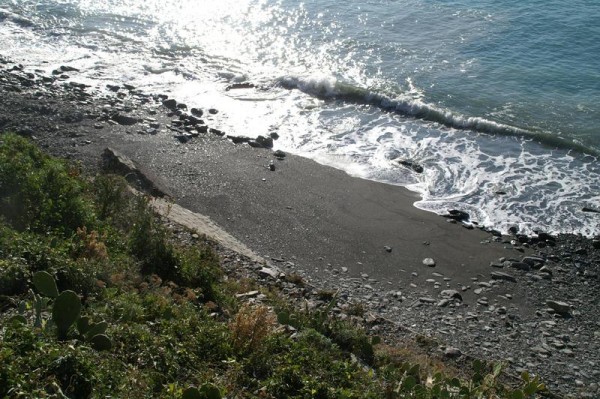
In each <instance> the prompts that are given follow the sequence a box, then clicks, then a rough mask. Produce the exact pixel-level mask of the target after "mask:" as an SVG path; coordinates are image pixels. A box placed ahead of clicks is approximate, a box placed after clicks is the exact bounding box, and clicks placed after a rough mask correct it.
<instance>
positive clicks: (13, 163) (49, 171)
mask: <svg viewBox="0 0 600 399" xmlns="http://www.w3.org/2000/svg"><path fill="white" fill-rule="evenodd" d="M78 176H79V171H78V170H77V168H75V167H73V166H71V165H68V164H67V163H66V162H64V161H61V160H58V159H56V158H51V157H49V156H48V155H46V154H44V153H43V152H42V151H41V150H40V149H39V148H37V147H36V146H35V145H33V144H32V143H31V142H30V141H29V140H27V139H25V138H23V137H20V136H17V135H15V134H2V135H1V136H0V215H1V216H3V217H4V218H5V219H6V220H7V221H8V222H9V223H10V224H11V225H12V226H13V227H14V228H16V229H17V230H20V231H23V230H26V229H31V230H34V231H38V232H44V233H45V232H48V231H56V232H59V233H62V234H66V235H69V234H72V233H73V232H74V231H75V230H76V229H77V228H78V227H82V226H88V227H91V226H92V225H94V224H95V222H96V216H95V213H94V209H93V207H92V206H90V203H89V202H87V201H86V200H85V199H84V198H83V196H82V193H83V192H84V191H85V190H86V182H85V181H84V180H83V179H80V178H78Z"/></svg>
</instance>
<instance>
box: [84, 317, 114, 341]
mask: <svg viewBox="0 0 600 399" xmlns="http://www.w3.org/2000/svg"><path fill="white" fill-rule="evenodd" d="M107 328H108V323H107V322H105V321H101V322H100V323H96V324H90V329H89V330H88V332H87V333H85V336H86V338H87V339H88V340H89V339H91V338H93V337H95V336H96V335H100V334H104V333H105V332H106V329H107Z"/></svg>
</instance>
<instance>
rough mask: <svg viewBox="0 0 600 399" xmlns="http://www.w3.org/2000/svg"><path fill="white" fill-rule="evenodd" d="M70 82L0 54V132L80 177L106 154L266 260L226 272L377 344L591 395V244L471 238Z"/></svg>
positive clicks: (399, 199) (374, 192)
mask: <svg viewBox="0 0 600 399" xmlns="http://www.w3.org/2000/svg"><path fill="white" fill-rule="evenodd" d="M77 73H78V71H77V70H75V69H73V68H70V67H69V66H68V65H63V66H57V67H56V68H55V70H54V72H53V74H52V75H49V76H48V75H45V74H43V73H41V72H40V71H32V70H29V69H28V68H27V67H23V66H21V65H17V64H15V63H13V62H11V61H10V60H5V59H0V90H1V92H2V96H0V131H13V132H16V133H19V134H21V135H24V136H28V137H31V138H32V139H34V140H35V141H36V142H37V143H38V144H39V145H40V146H42V147H43V148H45V149H46V150H47V151H48V152H49V153H51V154H53V155H58V156H62V157H65V158H69V159H72V160H74V161H79V162H81V164H82V167H83V168H84V169H86V170H88V171H90V172H92V173H95V172H97V171H99V169H100V168H101V167H102V162H101V159H102V154H103V153H104V150H105V149H106V148H107V147H110V148H113V149H116V151H118V152H120V153H122V154H124V156H125V157H126V158H129V159H130V160H132V161H131V162H132V164H135V165H134V167H135V168H136V169H137V170H139V173H129V176H128V177H129V179H130V180H131V182H132V183H133V184H136V185H138V187H140V188H142V189H146V190H148V191H149V192H150V193H152V194H154V195H158V196H165V197H170V198H172V199H173V200H174V201H175V202H176V203H177V204H180V205H182V206H183V207H185V208H188V209H190V210H192V211H194V212H197V213H200V214H203V215H207V216H208V217H210V218H211V219H212V220H213V221H214V222H215V223H216V224H218V225H220V226H221V227H223V228H224V229H225V230H226V231H227V232H229V233H230V234H231V235H232V236H234V237H236V238H237V239H238V240H239V241H241V242H243V243H244V244H245V245H246V246H247V247H249V248H250V249H251V250H252V251H254V253H256V254H258V256H260V257H262V259H264V260H265V262H257V261H250V260H249V259H248V258H245V257H243V256H240V255H237V254H235V253H233V252H231V251H230V250H228V249H225V248H223V250H222V254H223V255H224V256H225V258H226V259H227V260H228V261H227V262H226V264H227V265H229V266H228V267H231V268H236V267H239V268H240V270H241V271H240V273H242V274H243V273H250V274H253V275H256V276H258V278H260V279H262V280H264V281H265V283H266V284H267V283H268V284H278V285H280V286H281V287H282V288H283V290H284V292H286V293H287V294H288V295H289V296H290V297H291V298H298V299H302V300H306V301H307V304H308V306H314V307H317V306H321V305H322V304H323V303H325V302H327V298H328V297H329V295H325V294H324V293H335V294H336V295H337V297H338V298H339V300H340V301H339V304H338V307H336V308H335V309H334V311H335V312H339V314H340V315H341V314H344V315H347V314H348V313H350V314H352V315H351V316H345V317H353V318H356V319H357V321H360V322H361V323H364V324H365V325H366V326H368V328H369V329H370V330H371V331H372V332H373V333H374V334H378V335H381V336H383V337H385V339H387V340H390V341H393V340H398V339H408V338H410V339H412V338H414V337H416V336H418V337H421V339H423V337H426V338H427V340H428V342H430V343H431V346H430V350H431V351H432V353H437V354H438V355H439V356H441V357H446V358H452V359H460V358H461V357H464V356H476V357H482V358H485V359H494V360H500V361H506V362H507V365H508V371H509V373H513V374H517V373H519V372H520V371H522V370H529V371H530V372H533V373H535V374H539V375H540V376H541V377H542V378H543V380H544V381H545V382H546V383H547V385H548V387H549V388H550V389H551V391H552V392H553V393H555V394H558V395H561V396H567V397H590V398H593V397H597V396H598V395H600V389H599V387H598V381H600V321H599V320H600V310H599V306H598V305H599V298H600V295H599V285H600V280H599V279H598V273H599V272H600V241H599V239H598V238H594V239H589V238H584V237H580V236H571V235H569V236H551V235H548V234H544V233H540V234H538V236H536V237H527V236H523V235H519V234H518V231H514V232H513V234H511V235H510V236H501V235H499V234H498V233H496V232H493V231H485V230H482V229H478V228H475V229H473V226H469V225H465V224H463V223H462V221H461V219H462V217H460V215H458V216H457V214H454V215H452V214H449V215H448V217H447V218H443V217H440V216H436V215H433V214H429V213H425V212H422V211H419V210H417V209H415V208H414V207H413V206H412V202H414V201H415V200H416V198H415V196H414V194H412V193H410V192H408V191H406V190H404V189H402V188H399V187H392V186H388V185H384V184H379V183H374V182H368V181H364V180H360V179H355V178H352V177H350V176H347V175H346V174H344V173H343V172H340V171H338V170H335V169H332V168H328V167H324V166H321V165H318V164H316V163H315V162H312V161H309V160H306V159H303V158H299V157H295V156H293V155H289V154H285V153H283V152H281V151H280V152H275V153H274V152H273V151H272V147H273V145H276V139H277V135H276V134H274V135H272V136H261V137H258V138H256V137H257V136H258V135H257V134H254V133H248V134H238V133H236V134H232V135H229V134H228V132H223V131H221V130H220V129H219V120H220V118H226V117H227V116H226V115H222V114H220V113H219V112H218V110H215V109H206V110H200V109H194V108H191V107H190V109H188V107H187V106H186V105H185V104H180V103H178V102H177V101H176V100H175V99H171V98H169V97H168V96H166V95H162V94H148V93H143V92H141V91H139V90H137V89H136V88H135V87H132V86H129V85H126V84H121V83H118V82H116V83H115V84H112V85H108V86H104V85H103V87H89V86H86V85H83V84H79V83H77ZM249 129H251V127H249ZM246 136H247V137H246ZM599 223H600V217H599ZM182 234H183V233H182ZM182 239H184V238H183V237H182ZM242 271H245V272H242ZM299 282H302V284H298V283H299ZM258 300H260V298H258ZM349 308H351V309H352V311H351V312H348V309H349ZM453 361H454V360H453Z"/></svg>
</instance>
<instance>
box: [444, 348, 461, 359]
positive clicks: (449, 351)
mask: <svg viewBox="0 0 600 399" xmlns="http://www.w3.org/2000/svg"><path fill="white" fill-rule="evenodd" d="M461 355H462V352H461V351H460V349H458V348H453V347H451V346H450V347H448V348H446V350H444V356H446V357H449V358H457V357H460V356H461Z"/></svg>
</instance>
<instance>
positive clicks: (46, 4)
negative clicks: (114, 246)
mask: <svg viewBox="0 0 600 399" xmlns="http://www.w3.org/2000/svg"><path fill="white" fill-rule="evenodd" d="M0 21H1V22H0V52H1V53H2V54H4V55H6V56H9V57H11V58H13V59H15V60H18V61H20V62H22V63H24V64H25V65H28V66H31V67H35V68H42V69H47V70H49V71H50V70H51V69H53V68H55V67H56V66H58V65H61V64H65V63H69V64H70V65H73V66H76V67H80V68H82V70H83V71H84V72H82V73H81V74H80V75H79V76H77V77H76V78H77V79H78V80H79V81H85V82H87V83H90V84H92V85H94V86H95V87H97V88H98V90H102V89H103V88H104V85H105V84H106V83H115V82H116V83H119V82H128V83H130V84H134V85H136V86H138V87H140V88H142V89H144V90H146V91H149V92H156V93H158V92H161V93H169V94H171V95H173V96H174V97H176V98H178V99H180V100H183V101H185V102H186V103H188V105H193V106H200V107H216V108H218V109H219V110H220V111H221V112H220V114H219V115H221V120H220V121H219V123H220V124H221V127H222V128H224V129H225V130H227V131H228V132H230V133H232V134H243V135H250V136H252V135H254V136H257V135H259V134H263V135H264V134H268V133H271V132H275V131H276V132H277V133H278V134H279V135H280V137H281V138H280V140H278V141H277V146H278V147H279V148H282V149H284V150H287V151H292V152H295V153H298V154H300V155H304V156H307V157H311V158H313V159H316V160H317V161H319V162H322V163H324V164H328V165H332V166H334V167H338V168H341V169H343V170H346V171H347V172H348V173H350V174H353V175H356V176H359V177H362V178H366V179H373V180H378V181H382V182H386V183H390V184H398V185H403V186H407V187H408V188H410V189H412V190H414V191H417V192H418V193H420V194H421V196H422V200H421V201H419V202H417V203H416V204H415V205H416V206H418V207H420V208H423V209H427V210H430V211H433V212H438V213H443V212H445V211H447V210H448V209H451V208H459V209H462V210H466V211H468V212H469V213H471V215H472V217H473V219H474V220H476V221H477V222H479V223H480V224H483V225H486V226H489V227H494V228H498V229H501V230H503V231H506V230H507V229H508V228H509V227H511V226H519V227H520V228H521V229H522V231H525V232H531V231H532V230H533V229H536V228H541V229H543V230H547V231H552V232H575V233H582V234H586V235H592V234H600V218H599V217H598V216H597V214H592V213H586V212H582V211H581V209H582V208H583V207H591V208H600V166H599V162H598V159H597V155H598V154H599V153H600V128H599V127H600V24H598V23H597V21H600V2H597V1H592V0H574V1H571V2H563V1H558V0H549V1H539V0H533V1H520V2H517V1H503V2H497V1H491V0H480V1H474V0H464V1H424V0H422V1H419V0H398V1H392V0H388V1H383V0H380V1H374V0H373V1H355V0H347V1H345V2H338V1H330V0H319V1H305V2H298V1H291V0H280V1H275V0H262V1H260V0H237V1H234V0H221V1H219V2H214V1H192V0H179V1H175V0H171V1H169V0H162V1H159V0H148V1H139V0H138V1H135V0H129V1H127V0H100V1H98V0H96V1H91V0H88V1H84V0H79V1H74V0H71V1H68V0H48V1H26V0H24V1H6V0H0ZM43 61H48V62H49V63H47V64H46V63H44V62H43ZM246 81H248V82H252V83H254V84H255V85H256V86H257V87H256V88H253V89H238V90H227V87H228V86H230V85H231V84H232V83H236V82H246ZM398 159H406V160H410V161H411V162H416V163H418V164H421V165H423V168H424V172H423V173H422V174H417V173H414V172H413V171H411V170H408V169H406V168H403V167H401V166H399V165H398V162H397V160H398Z"/></svg>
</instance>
